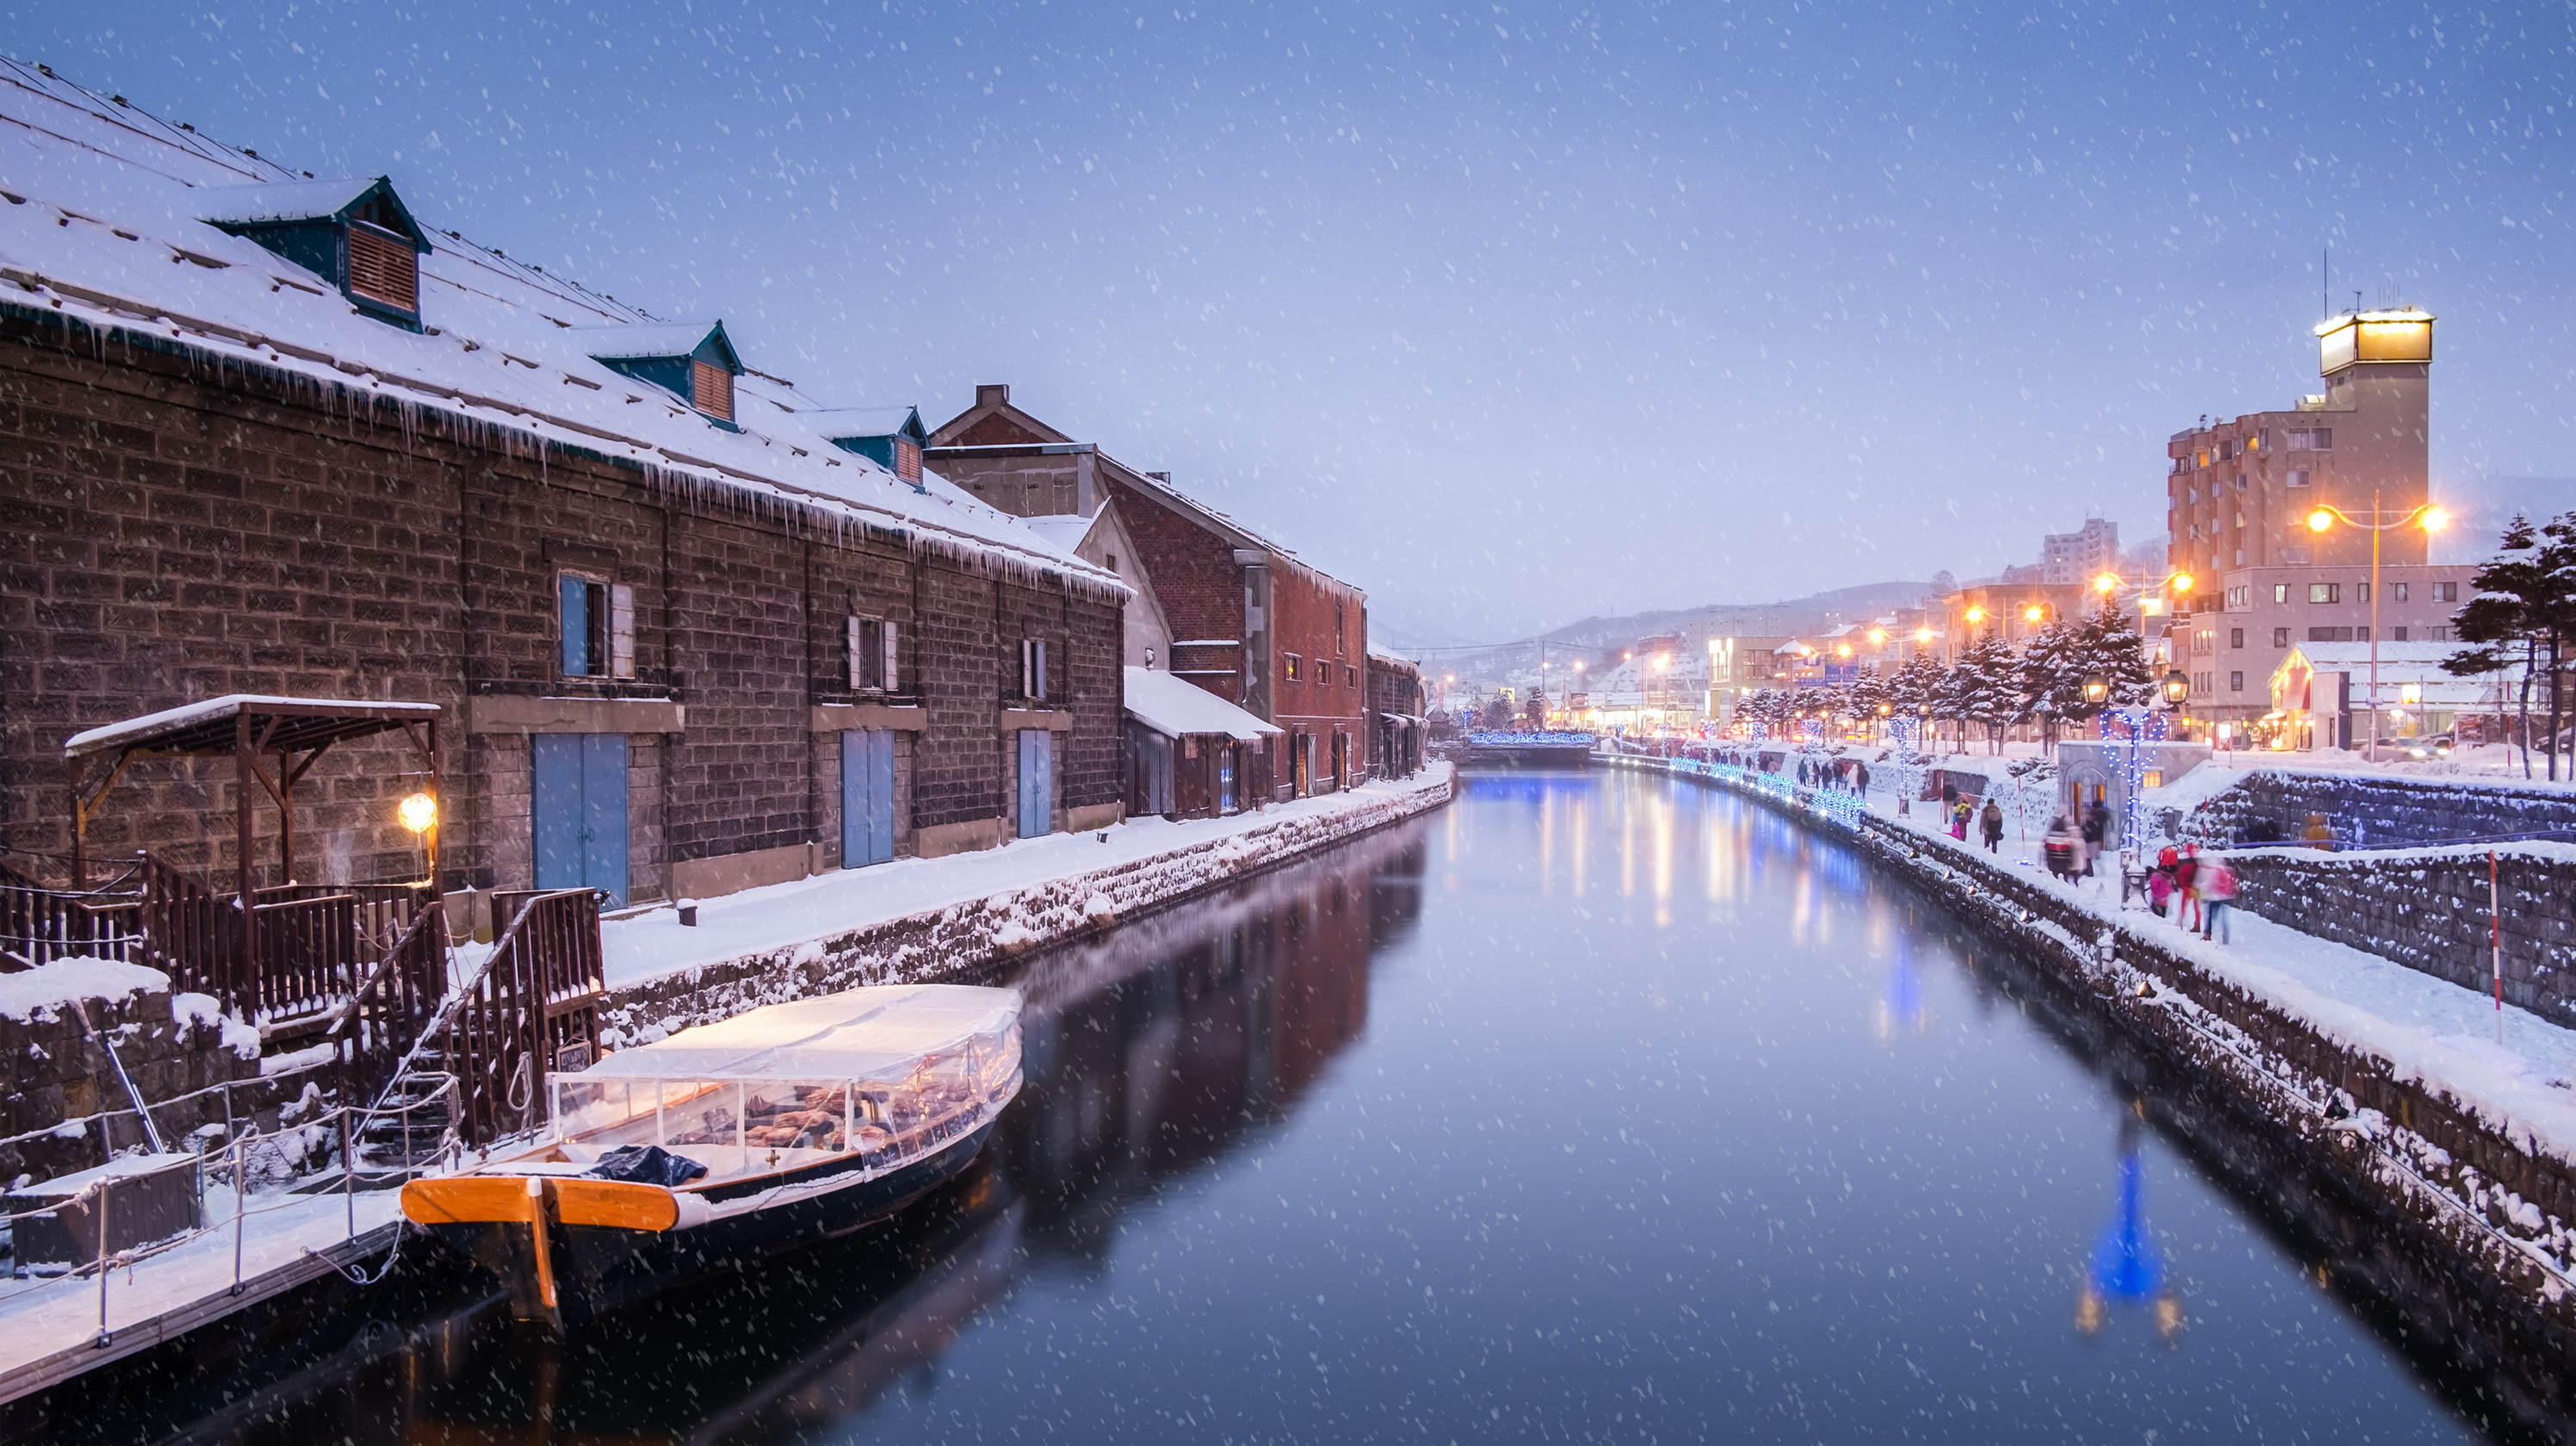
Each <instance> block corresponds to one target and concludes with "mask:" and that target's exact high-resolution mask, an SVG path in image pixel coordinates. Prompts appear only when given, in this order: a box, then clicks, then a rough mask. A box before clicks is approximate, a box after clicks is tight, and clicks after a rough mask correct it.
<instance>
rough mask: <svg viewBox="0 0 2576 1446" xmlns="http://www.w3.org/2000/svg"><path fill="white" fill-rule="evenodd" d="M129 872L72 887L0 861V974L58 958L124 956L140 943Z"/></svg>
mask: <svg viewBox="0 0 2576 1446" xmlns="http://www.w3.org/2000/svg"><path fill="white" fill-rule="evenodd" d="M136 903H137V897H136V895H135V893H134V892H133V888H132V877H131V876H130V875H129V876H127V877H126V878H123V879H118V880H116V881H114V882H111V883H109V884H107V885H105V886H104V887H101V888H97V889H86V890H81V891H79V892H73V891H70V890H65V889H49V888H46V887H45V886H44V885H42V884H39V883H37V882H36V881H35V880H33V879H31V878H28V877H27V876H26V875H24V874H22V873H19V872H18V871H17V870H15V869H13V868H10V867H9V866H8V865H6V864H0V973H15V972H17V971H19V970H23V969H33V968H35V967H37V966H38V965H40V964H50V963H52V962H54V961H55V960H57V959H69V958H76V957H88V958H95V959H118V960H126V959H130V958H131V957H132V954H133V952H134V951H136V950H138V949H139V948H140V946H141V943H142V939H141V935H140V932H139V922H140V921H139V920H138V919H137V917H136V911H135V904H136Z"/></svg>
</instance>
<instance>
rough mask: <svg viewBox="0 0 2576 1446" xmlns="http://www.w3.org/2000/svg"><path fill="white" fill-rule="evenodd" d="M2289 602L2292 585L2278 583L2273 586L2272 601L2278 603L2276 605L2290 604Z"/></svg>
mask: <svg viewBox="0 0 2576 1446" xmlns="http://www.w3.org/2000/svg"><path fill="white" fill-rule="evenodd" d="M2289 600H2290V585H2289V584H2288V583H2286V582H2276V583H2274V584H2272V601H2274V602H2276V603H2285V602H2288V601H2289Z"/></svg>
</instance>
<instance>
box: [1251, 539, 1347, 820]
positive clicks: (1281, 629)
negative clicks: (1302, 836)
mask: <svg viewBox="0 0 2576 1446" xmlns="http://www.w3.org/2000/svg"><path fill="white" fill-rule="evenodd" d="M1336 605H1338V606H1339V607H1340V609H1341V629H1340V632H1339V635H1338V637H1337V636H1336V633H1335V629H1334V622H1333V619H1334V613H1333V610H1334V608H1335V606H1336ZM1270 642H1271V650H1272V652H1273V653H1274V654H1275V655H1276V657H1275V661H1274V663H1273V665H1272V666H1273V671H1272V673H1271V676H1272V677H1273V678H1274V679H1276V680H1277V682H1276V683H1275V684H1274V685H1273V690H1274V691H1273V696H1274V697H1275V698H1276V700H1277V705H1276V712H1275V713H1274V715H1273V716H1272V718H1271V720H1270V721H1272V722H1274V723H1276V724H1278V725H1279V726H1280V727H1282V728H1286V729H1288V730H1290V732H1291V733H1312V734H1314V735H1315V737H1316V743H1315V779H1316V781H1317V782H1318V783H1319V784H1320V783H1321V782H1322V781H1323V780H1324V779H1325V778H1327V777H1328V776H1329V775H1330V774H1331V771H1332V756H1333V755H1332V745H1331V744H1330V743H1329V742H1327V741H1325V740H1327V739H1330V738H1331V737H1332V736H1333V735H1335V734H1337V733H1338V734H1341V735H1344V736H1346V737H1347V738H1349V739H1350V743H1349V745H1348V746H1349V749H1350V761H1349V769H1350V773H1351V776H1352V777H1353V778H1354V779H1356V778H1358V777H1360V776H1361V775H1362V774H1363V773H1364V772H1365V771H1366V768H1367V758H1368V751H1367V750H1368V729H1367V728H1365V727H1363V726H1361V714H1362V713H1363V712H1364V711H1365V707H1366V703H1365V697H1366V691H1367V690H1366V688H1365V686H1364V685H1365V683H1366V672H1367V669H1366V667H1365V665H1364V660H1365V659H1366V658H1367V657H1368V595H1367V594H1365V593H1362V592H1360V591H1359V590H1358V589H1356V588H1352V587H1347V586H1345V585H1343V584H1341V583H1338V582H1335V581H1334V580H1333V579H1331V578H1329V577H1326V576H1324V575H1323V574H1322V573H1319V572H1315V571H1313V570H1311V569H1309V568H1304V567H1300V566H1298V565H1296V564H1294V563H1290V562H1285V561H1284V560H1283V561H1281V562H1279V563H1275V564H1273V566H1272V568H1271V578H1270ZM1290 653H1295V654H1297V656H1298V659H1299V662H1298V673H1299V680H1298V681H1297V682H1294V683H1291V682H1289V681H1288V664H1287V655H1288V654H1290Z"/></svg>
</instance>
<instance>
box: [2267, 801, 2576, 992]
mask: <svg viewBox="0 0 2576 1446" xmlns="http://www.w3.org/2000/svg"><path fill="white" fill-rule="evenodd" d="M2228 857H2229V859H2230V860H2231V861H2232V862H2233V863H2234V864H2235V865H2236V874H2237V878H2238V880H2239V887H2240V890H2241V892H2240V893H2239V895H2238V904H2239V907H2242V908H2244V909H2247V910H2249V911H2251V912H2253V913H2256V914H2259V915H2261V916H2262V917H2264V918H2266V919H2270V920H2272V921H2273V922H2274V923H2277V924H2281V925H2283V926H2285V927H2288V928H2292V929H2296V930H2298V931H2299V932H2301V933H2303V934H2313V935H2315V936H2317V937H2318V938H2320V939H2331V940H2333V941H2335V942H2336V943H2338V944H2348V945H2351V946H2352V947H2353V948H2355V949H2359V950H2362V951H2363V952H2365V953H2369V954H2375V955H2377V956H2378V957H2380V958H2382V959H2386V960H2389V961H2391V962H2392V963H2397V964H2403V965H2405V966H2406V967H2408V968H2410V969H2417V970H2421V971H2423V972H2424V973H2426V974H2430V975H2433V976H2435V977H2436V978H2440V979H2447V980H2449V981H2451V982H2452V983H2454V984H2458V985H2461V986H2463V987H2464V988H2469V989H2475V990H2478V991H2480V992H2485V991H2486V990H2487V989H2489V988H2490V987H2491V984H2492V981H2493V979H2494V975H2495V964H2494V956H2493V954H2492V952H2491V951H2490V949H2489V946H2488V908H2487V851H2486V850H2485V849H2481V848H2454V849H2427V850H2420V851H2408V852H2404V853H2395V854H2370V853H2363V854H2348V853H2323V852H2319V851H2317V850H2314V849H2303V848H2283V849H2255V850H2248V851H2244V852H2240V853H2232V854H2230V855H2228ZM2571 882H2576V846H2571V845H2565V844H2536V845H2535V844H2523V845H2516V846H2513V847H2510V848H2502V849H2498V850H2497V851H2496V885H2497V887H2496V894H2497V898H2498V901H2499V903H2500V905H2501V907H2500V909H2498V910H2497V913H2498V914H2499V915H2500V916H2501V922H2502V927H2503V942H2504V950H2503V964H2504V997H2505V1001H2506V1002H2507V1003H2509V1004H2515V1005H2519V1006H2521V1007H2522V1008H2524V1009H2528V1010H2530V1011H2531V1012H2532V1013H2534V1014H2537V1015H2539V1016H2541V1017H2542V1018H2544V1019H2547V1020H2549V1021H2551V1022H2552V1023H2555V1024H2562V1025H2576V888H2571V887H2570V884H2571Z"/></svg>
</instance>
